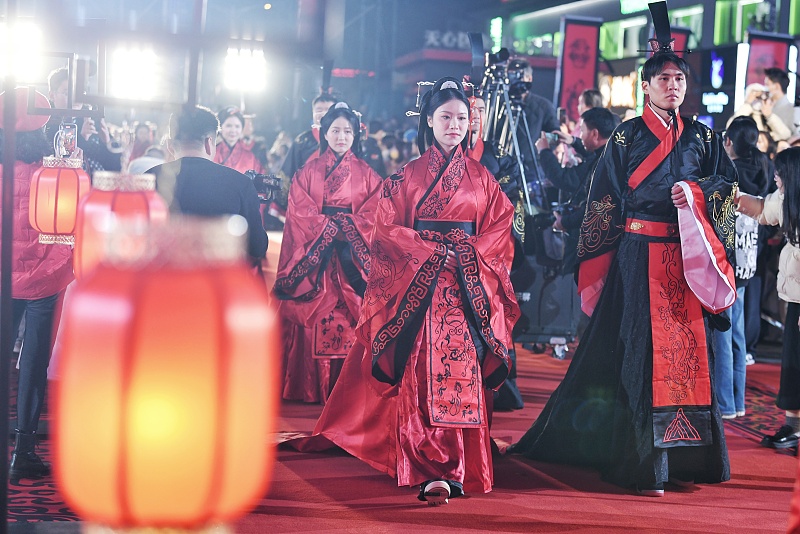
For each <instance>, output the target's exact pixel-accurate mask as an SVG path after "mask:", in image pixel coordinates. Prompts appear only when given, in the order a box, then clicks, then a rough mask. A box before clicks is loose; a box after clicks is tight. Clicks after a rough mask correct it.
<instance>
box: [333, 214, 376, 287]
mask: <svg viewBox="0 0 800 534" xmlns="http://www.w3.org/2000/svg"><path fill="white" fill-rule="evenodd" d="M333 218H334V220H336V222H337V224H338V225H339V228H340V229H341V230H342V232H343V233H344V235H345V237H346V238H347V241H348V243H350V250H351V251H352V253H353V257H354V258H355V259H356V261H357V262H358V264H359V265H360V266H361V268H362V269H363V270H364V272H365V273H366V274H369V271H370V267H371V261H370V255H369V247H368V246H367V243H366V242H365V241H364V238H363V237H362V236H361V234H360V233H359V231H358V229H357V228H356V225H355V224H353V219H352V218H351V217H348V216H347V215H346V214H344V213H337V214H336V215H335V216H334V217H333Z"/></svg>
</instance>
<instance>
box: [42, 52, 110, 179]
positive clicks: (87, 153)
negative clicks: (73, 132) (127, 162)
mask: <svg viewBox="0 0 800 534" xmlns="http://www.w3.org/2000/svg"><path fill="white" fill-rule="evenodd" d="M47 85H48V90H49V93H48V99H49V100H50V104H51V106H52V107H53V108H55V109H67V106H68V104H69V102H68V101H67V99H68V97H67V95H68V92H69V72H68V71H67V69H66V67H61V68H59V69H56V70H54V71H52V72H51V73H50V74H49V75H48V77H47ZM62 121H66V122H68V121H69V119H68V118H66V117H60V116H53V117H52V118H51V119H50V121H49V122H48V123H47V125H46V126H45V132H46V135H47V138H48V139H50V140H51V141H52V139H53V138H54V137H55V136H56V134H57V133H58V128H59V126H60V125H61V123H62ZM74 122H75V124H76V128H77V131H78V132H80V135H78V148H80V149H81V150H83V161H84V164H83V166H84V168H85V169H86V171H87V172H88V173H89V174H90V175H94V172H95V171H120V170H122V154H121V153H118V152H114V151H112V150H111V149H109V143H110V142H111V136H110V135H109V133H108V126H106V122H105V119H103V118H102V117H101V118H99V119H98V120H97V121H95V119H93V118H91V117H86V118H83V117H76V118H75V121H74ZM51 144H52V143H51Z"/></svg>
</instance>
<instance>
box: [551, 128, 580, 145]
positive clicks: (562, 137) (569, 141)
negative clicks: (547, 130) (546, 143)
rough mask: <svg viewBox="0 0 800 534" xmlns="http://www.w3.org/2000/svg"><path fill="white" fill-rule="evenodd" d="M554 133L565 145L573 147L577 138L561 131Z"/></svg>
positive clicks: (554, 131)
mask: <svg viewBox="0 0 800 534" xmlns="http://www.w3.org/2000/svg"><path fill="white" fill-rule="evenodd" d="M553 133H554V134H556V135H557V136H558V140H559V142H561V143H564V144H565V145H571V144H572V143H574V142H575V136H573V135H570V134H568V133H564V132H562V131H561V130H553Z"/></svg>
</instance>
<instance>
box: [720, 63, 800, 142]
mask: <svg viewBox="0 0 800 534" xmlns="http://www.w3.org/2000/svg"><path fill="white" fill-rule="evenodd" d="M787 82H788V78H787ZM781 97H782V98H783V100H785V101H786V102H787V103H788V102H789V101H788V100H787V99H786V98H785V96H782V95H781ZM774 108H775V100H774V99H773V98H772V95H771V94H770V91H768V90H767V88H766V87H765V86H764V85H761V84H760V83H751V84H750V85H748V86H747V89H745V99H744V104H742V105H741V106H739V109H737V110H736V112H735V113H734V114H733V117H731V119H730V120H729V121H728V125H730V123H731V122H732V121H733V119H734V118H736V117H742V116H745V117H751V118H752V119H753V120H754V121H756V126H758V129H759V131H762V132H767V133H768V134H769V135H770V136H771V137H772V138H773V139H774V140H775V141H781V140H785V139H789V138H790V137H792V129H790V128H789V127H788V126H787V125H786V124H785V123H784V121H783V120H781V117H780V116H779V115H778V114H777V113H774Z"/></svg>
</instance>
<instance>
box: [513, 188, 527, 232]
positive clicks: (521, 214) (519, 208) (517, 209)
mask: <svg viewBox="0 0 800 534" xmlns="http://www.w3.org/2000/svg"><path fill="white" fill-rule="evenodd" d="M520 196H522V192H521V191H520ZM513 224H514V233H516V234H517V235H519V240H520V241H521V242H522V243H524V242H525V208H524V207H523V205H522V201H521V200H518V201H517V203H516V204H515V205H514V223H513Z"/></svg>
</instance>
